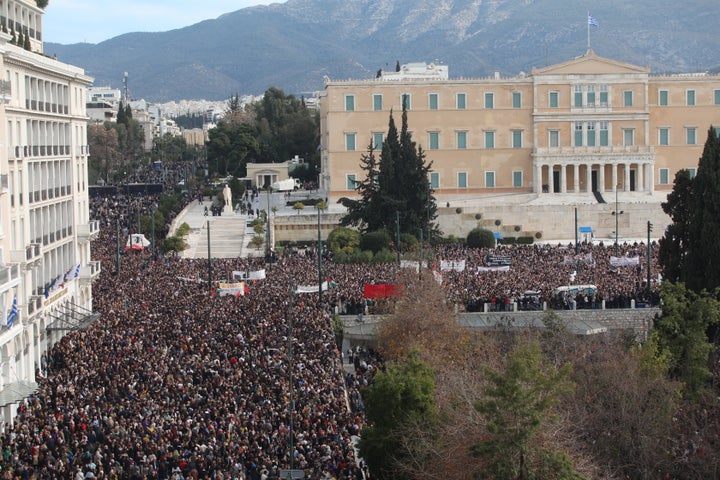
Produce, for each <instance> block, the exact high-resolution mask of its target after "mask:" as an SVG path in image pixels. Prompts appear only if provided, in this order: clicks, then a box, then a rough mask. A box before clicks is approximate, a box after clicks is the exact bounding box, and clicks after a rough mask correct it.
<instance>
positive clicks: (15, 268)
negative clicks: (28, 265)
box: [0, 264, 20, 290]
mask: <svg viewBox="0 0 720 480" xmlns="http://www.w3.org/2000/svg"><path fill="white" fill-rule="evenodd" d="M19 280H20V265H18V264H15V265H3V266H0V287H3V290H6V289H7V288H9V284H11V283H18V282H19Z"/></svg>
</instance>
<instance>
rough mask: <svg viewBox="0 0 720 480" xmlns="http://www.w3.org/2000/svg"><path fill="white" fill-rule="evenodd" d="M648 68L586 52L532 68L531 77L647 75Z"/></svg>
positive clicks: (590, 51)
mask: <svg viewBox="0 0 720 480" xmlns="http://www.w3.org/2000/svg"><path fill="white" fill-rule="evenodd" d="M648 73H650V68H648V67H640V66H638V65H633V64H631V63H624V62H618V61H617V60H612V59H610V58H605V57H601V56H599V55H597V54H596V53H595V52H593V51H592V50H588V51H587V53H586V54H585V55H582V56H580V57H576V58H573V59H572V60H568V61H566V62H563V63H557V64H555V65H550V66H547V67H543V68H533V70H532V74H533V76H540V75H602V74H608V75H617V74H626V75H627V74H635V75H637V74H648Z"/></svg>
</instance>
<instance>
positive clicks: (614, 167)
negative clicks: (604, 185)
mask: <svg viewBox="0 0 720 480" xmlns="http://www.w3.org/2000/svg"><path fill="white" fill-rule="evenodd" d="M617 167H618V166H617V163H613V164H612V191H613V193H615V190H617V187H618V175H617V174H618V171H617Z"/></svg>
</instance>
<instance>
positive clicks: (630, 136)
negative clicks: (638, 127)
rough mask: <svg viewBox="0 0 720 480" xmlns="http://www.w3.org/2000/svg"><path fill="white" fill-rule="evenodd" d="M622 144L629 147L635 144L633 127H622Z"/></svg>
mask: <svg viewBox="0 0 720 480" xmlns="http://www.w3.org/2000/svg"><path fill="white" fill-rule="evenodd" d="M623 145H625V146H626V147H631V146H633V145H635V129H634V128H623Z"/></svg>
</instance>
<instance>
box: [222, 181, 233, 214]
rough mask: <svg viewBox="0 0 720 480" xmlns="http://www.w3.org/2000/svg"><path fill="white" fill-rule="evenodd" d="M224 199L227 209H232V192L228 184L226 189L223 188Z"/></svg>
mask: <svg viewBox="0 0 720 480" xmlns="http://www.w3.org/2000/svg"><path fill="white" fill-rule="evenodd" d="M223 197H224V198H225V207H226V208H227V207H230V208H232V192H231V191H230V186H229V185H228V184H227V183H226V184H225V188H223Z"/></svg>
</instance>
